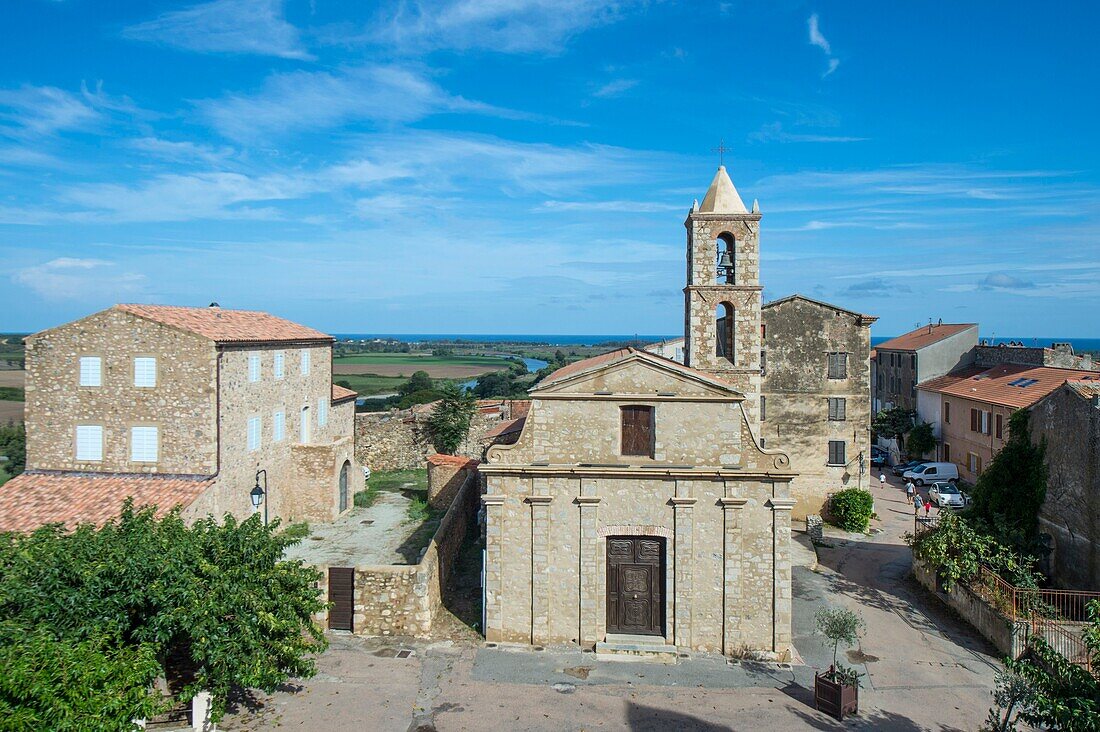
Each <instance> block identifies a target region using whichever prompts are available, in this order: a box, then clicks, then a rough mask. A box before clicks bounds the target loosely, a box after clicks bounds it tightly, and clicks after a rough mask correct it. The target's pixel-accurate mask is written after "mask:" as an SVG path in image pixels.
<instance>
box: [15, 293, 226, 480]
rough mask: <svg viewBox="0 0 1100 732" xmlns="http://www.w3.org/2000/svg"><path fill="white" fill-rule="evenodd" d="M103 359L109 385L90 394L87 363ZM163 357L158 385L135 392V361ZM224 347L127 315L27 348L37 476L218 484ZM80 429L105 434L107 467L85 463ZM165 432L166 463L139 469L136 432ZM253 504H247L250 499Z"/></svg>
mask: <svg viewBox="0 0 1100 732" xmlns="http://www.w3.org/2000/svg"><path fill="white" fill-rule="evenodd" d="M81 356H98V357H99V358H100V359H101V364H102V367H101V377H102V385H101V386H94V387H93V386H80V357H81ZM138 356H153V357H156V359H157V362H156V386H154V387H136V386H134V358H135V357H138ZM215 359H216V352H215V348H214V344H213V343H212V342H211V341H209V340H207V339H205V338H201V337H200V336H197V335H194V334H192V333H187V332H184V331H181V330H179V329H178V328H169V327H168V326H165V325H161V324H159V323H154V322H152V321H149V320H146V319H144V318H139V317H137V316H135V315H131V314H129V313H125V312H121V311H118V310H105V311H103V312H100V313H96V314H94V315H90V316H88V317H87V318H83V319H81V320H77V321H75V322H72V323H67V324H65V325H61V326H58V327H57V328H53V329H50V330H47V331H43V332H42V333H39V334H37V335H35V336H32V337H30V338H28V339H27V374H26V395H27V396H26V407H25V414H24V420H25V421H26V424H27V469H28V470H79V471H87V472H115V473H169V474H182V475H213V474H214V473H215V472H216V470H217V451H216V445H217V431H218V427H217V411H216V408H215V405H216V389H217V384H216V380H215V373H216V371H215ZM77 425H100V426H102V427H103V459H102V460H98V461H94V462H78V461H77V460H76V427H77ZM134 426H155V427H157V428H158V437H159V442H160V444H159V450H158V452H159V455H158V461H157V462H156V463H135V462H131V461H130V428H131V427H134ZM245 498H246V501H247V496H245Z"/></svg>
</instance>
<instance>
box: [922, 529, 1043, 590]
mask: <svg viewBox="0 0 1100 732" xmlns="http://www.w3.org/2000/svg"><path fill="white" fill-rule="evenodd" d="M906 541H907V542H908V543H909V545H910V546H911V547H912V548H913V556H914V557H916V558H917V559H919V560H921V561H922V562H924V563H925V564H927V565H928V566H930V567H935V568H936V571H937V573H938V574H939V576H940V577H941V578H942V579H943V581H944V586H945V587H947V588H948V589H950V588H951V587H952V586H953V585H954V584H955V583H956V582H965V581H967V580H969V579H971V578H972V577H974V576H975V575H976V574H978V571H979V568H980V567H981V565H983V564H984V565H986V566H987V567H989V568H990V569H992V570H993V571H994V572H996V573H997V574H999V575H1000V576H1002V577H1004V578H1005V579H1006V580H1007V581H1008V582H1010V583H1012V584H1015V585H1022V586H1025V587H1035V586H1036V581H1037V578H1038V577H1037V574H1036V573H1035V571H1034V564H1035V560H1034V559H1033V558H1031V557H1026V556H1021V555H1019V554H1017V552H1016V551H1015V550H1014V548H1012V547H1010V546H1006V545H1005V544H1003V543H1001V542H1000V541H998V540H997V539H996V538H994V537H993V535H992V532H990V531H989V529H988V527H987V526H986V525H985V524H984V522H982V521H981V520H980V519H977V517H964V516H960V515H958V514H954V513H949V512H945V513H941V514H940V516H939V522H938V523H937V525H936V527H935V529H933V530H931V531H925V532H923V533H922V534H920V535H919V536H913V535H912V534H909V535H907V536H906Z"/></svg>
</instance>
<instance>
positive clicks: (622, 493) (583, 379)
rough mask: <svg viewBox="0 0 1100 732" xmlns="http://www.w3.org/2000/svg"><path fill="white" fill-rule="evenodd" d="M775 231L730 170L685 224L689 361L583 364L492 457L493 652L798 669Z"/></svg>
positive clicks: (645, 356)
mask: <svg viewBox="0 0 1100 732" xmlns="http://www.w3.org/2000/svg"><path fill="white" fill-rule="evenodd" d="M759 222H760V214H759V212H758V210H757V207H756V206H755V205H754V206H753V210H752V211H750V210H748V209H746V207H745V205H744V203H743V202H742V201H741V199H740V197H739V196H738V194H737V191H736V189H735V188H734V187H733V183H732V182H731V181H730V179H729V176H728V175H727V174H726V172H725V169H724V168H719V171H718V174H717V175H716V176H715V179H714V181H713V182H712V184H711V186H710V189H709V190H708V191H707V194H706V196H705V197H704V199H703V203H702V204H701V205H700V204H696V205H693V207H692V210H691V212H690V213H689V215H688V219H687V222H686V226H687V231H688V247H687V265H688V266H687V287H686V288H685V289H684V296H685V341H686V343H685V349H684V352H685V360H686V362H687V363H686V364H679V363H677V362H675V361H673V360H671V359H667V358H663V357H661V356H659V355H655V354H651V353H647V352H644V351H638V350H635V349H622V350H619V351H614V352H612V353H608V354H604V355H602V356H597V357H594V358H591V359H587V360H585V361H580V362H577V363H575V364H570V365H568V366H566V367H564V368H562V369H559V370H558V371H557V372H555V373H553V374H551V375H550V376H549V377H547V378H546V379H545V380H544V381H543V382H541V383H540V384H539V385H538V386H537V387H536V388H535V389H533V390H532V392H531V397H532V402H531V410H530V412H529V414H528V416H527V420H526V423H525V424H524V428H523V432H522V433H521V435H520V437H519V439H518V441H517V442H516V443H515V444H512V445H496V446H493V447H491V448H490V449H489V450H488V452H487V455H486V458H487V459H486V462H485V463H484V464H483V465H482V467H481V471H482V472H483V473H484V475H485V477H486V494H485V495H484V496H483V501H484V504H485V509H486V536H487V539H486V575H485V632H486V638H487V639H488V640H489V641H497V642H500V641H503V642H517V643H530V644H536V645H539V644H556V643H576V644H579V645H581V646H584V647H593V646H594V647H595V648H596V650H597V651H598V652H599V651H609V652H613V651H615V650H621V649H624V648H628V649H629V648H635V647H643V648H645V649H647V650H654V649H656V650H658V651H660V650H662V649H673V650H675V649H684V650H700V651H715V652H721V653H725V654H735V653H738V652H741V651H743V650H745V649H752V650H755V651H762V652H765V653H767V654H769V655H771V656H772V657H774V658H778V659H783V658H787V657H788V656H789V653H790V648H791V568H790V521H791V509H792V508H793V507H794V505H795V500H794V499H793V498H792V495H791V490H790V486H791V483H792V481H794V480H795V479H796V478H797V475H796V473H795V471H793V470H792V469H791V461H790V458H789V457H788V455H787V454H786V453H785V452H783V451H781V450H780V449H777V448H779V447H781V445H782V442H781V440H777V441H775V442H774V443H769V444H768V445H767V447H764V446H763V445H762V444H761V442H760V439H759V437H760V425H761V421H760V418H761V413H760V408H761V396H762V388H763V377H762V375H761V363H760V359H761V318H762V315H761V287H760V282H759V238H758V237H759ZM637 644H643V645H641V646H639V645H637Z"/></svg>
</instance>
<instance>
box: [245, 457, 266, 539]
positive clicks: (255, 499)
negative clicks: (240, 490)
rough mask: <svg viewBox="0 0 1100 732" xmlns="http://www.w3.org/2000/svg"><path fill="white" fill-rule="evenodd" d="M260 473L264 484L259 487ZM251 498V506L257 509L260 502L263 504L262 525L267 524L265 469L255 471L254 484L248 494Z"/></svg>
mask: <svg viewBox="0 0 1100 732" xmlns="http://www.w3.org/2000/svg"><path fill="white" fill-rule="evenodd" d="M260 475H263V476H264V485H263V487H262V488H261V487H260ZM248 496H249V498H251V499H252V508H255V509H259V507H260V504H261V503H262V504H264V526H267V501H266V500H265V499H266V498H267V471H266V470H257V471H256V486H255V487H254V488H253V489H252V492H251V493H249V494H248Z"/></svg>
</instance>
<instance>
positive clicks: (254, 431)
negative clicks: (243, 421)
mask: <svg viewBox="0 0 1100 732" xmlns="http://www.w3.org/2000/svg"><path fill="white" fill-rule="evenodd" d="M248 449H249V450H258V449H260V418H259V417H249V418H248Z"/></svg>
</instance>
